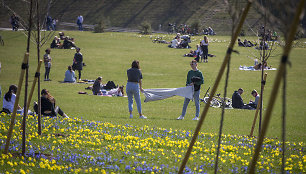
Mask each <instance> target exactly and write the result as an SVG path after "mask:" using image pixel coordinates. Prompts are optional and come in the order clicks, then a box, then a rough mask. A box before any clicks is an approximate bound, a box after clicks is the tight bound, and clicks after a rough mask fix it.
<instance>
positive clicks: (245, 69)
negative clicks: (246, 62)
mask: <svg viewBox="0 0 306 174" xmlns="http://www.w3.org/2000/svg"><path fill="white" fill-rule="evenodd" d="M239 70H244V71H261V69H259V70H256V69H254V67H253V66H239ZM265 70H277V69H276V68H265Z"/></svg>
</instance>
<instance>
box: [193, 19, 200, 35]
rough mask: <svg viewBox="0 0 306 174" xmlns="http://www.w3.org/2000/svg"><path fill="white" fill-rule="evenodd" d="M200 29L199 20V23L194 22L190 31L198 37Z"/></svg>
mask: <svg viewBox="0 0 306 174" xmlns="http://www.w3.org/2000/svg"><path fill="white" fill-rule="evenodd" d="M200 28H201V24H200V21H198V20H197V21H193V22H192V23H191V26H190V29H191V32H192V33H193V34H194V35H198V34H199V31H200Z"/></svg>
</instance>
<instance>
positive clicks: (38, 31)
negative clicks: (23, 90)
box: [36, 0, 41, 135]
mask: <svg viewBox="0 0 306 174" xmlns="http://www.w3.org/2000/svg"><path fill="white" fill-rule="evenodd" d="M36 10H37V43H36V46H37V62H38V63H39V61H40V44H41V42H40V22H39V20H40V16H39V15H40V14H39V0H36ZM37 82H38V84H37V101H38V109H37V110H38V111H37V112H38V113H37V114H38V117H37V122H38V135H41V100H40V76H39V77H38V81H37Z"/></svg>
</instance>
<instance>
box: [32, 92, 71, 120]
mask: <svg viewBox="0 0 306 174" xmlns="http://www.w3.org/2000/svg"><path fill="white" fill-rule="evenodd" d="M34 111H35V112H36V113H38V104H37V103H36V102H35V103H34ZM41 114H42V115H44V116H50V117H56V116H57V114H59V115H60V116H62V117H63V118H69V117H68V116H67V115H66V114H65V113H64V112H63V111H62V110H61V108H60V107H59V106H56V105H55V98H54V97H53V96H52V95H51V94H50V93H49V91H48V90H47V89H43V90H41Z"/></svg>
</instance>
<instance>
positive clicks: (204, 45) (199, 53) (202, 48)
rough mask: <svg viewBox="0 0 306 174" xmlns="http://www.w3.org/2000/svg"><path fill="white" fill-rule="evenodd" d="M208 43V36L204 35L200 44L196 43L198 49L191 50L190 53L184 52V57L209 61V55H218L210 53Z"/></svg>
mask: <svg viewBox="0 0 306 174" xmlns="http://www.w3.org/2000/svg"><path fill="white" fill-rule="evenodd" d="M208 45H209V42H208V38H207V36H204V39H203V40H202V41H201V42H200V44H197V45H196V50H190V52H189V53H187V54H184V57H194V58H195V60H196V61H197V62H208V58H207V57H216V56H215V55H213V54H208Z"/></svg>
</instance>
